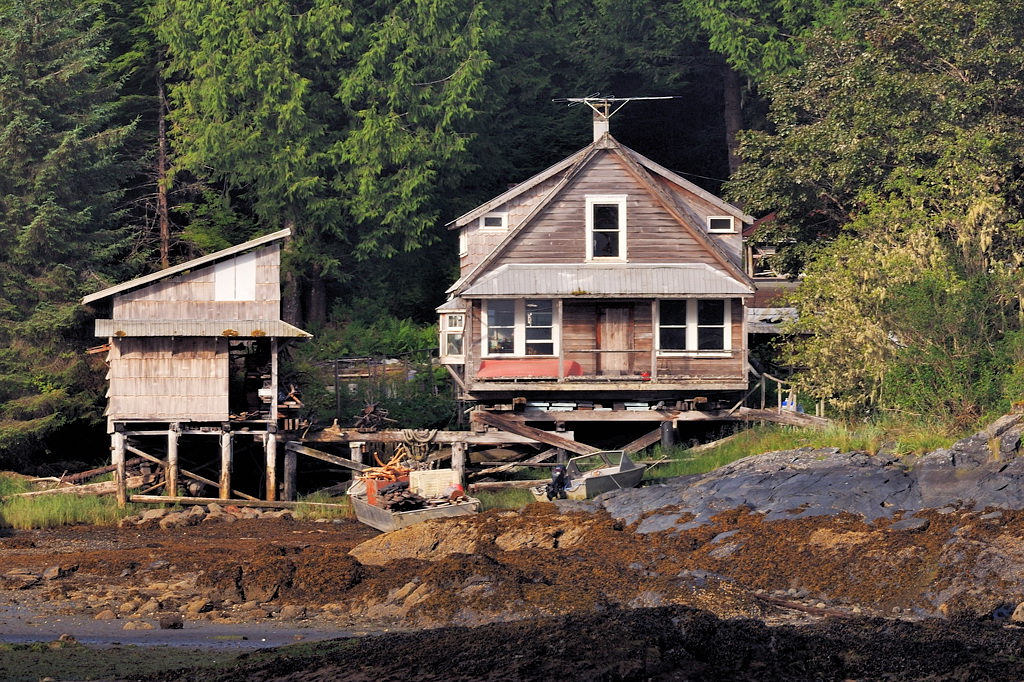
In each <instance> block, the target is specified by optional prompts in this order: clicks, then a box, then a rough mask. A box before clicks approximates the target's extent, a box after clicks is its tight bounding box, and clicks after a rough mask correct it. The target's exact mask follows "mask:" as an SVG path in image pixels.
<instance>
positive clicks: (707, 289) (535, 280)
mask: <svg viewBox="0 0 1024 682" xmlns="http://www.w3.org/2000/svg"><path fill="white" fill-rule="evenodd" d="M753 293H754V289H753V288H752V287H750V286H748V285H747V284H744V283H743V282H739V281H737V280H735V279H733V278H732V277H730V276H729V275H727V274H725V273H724V272H722V271H721V270H716V269H714V268H712V267H711V266H709V265H707V264H705V263H667V264H661V263H651V264H647V263H623V264H581V265H526V264H516V263H509V264H506V265H502V266H501V267H499V268H497V269H495V270H494V271H493V272H490V273H488V274H485V275H483V276H482V277H480V279H478V280H477V282H476V283H475V284H474V285H472V286H471V287H469V288H468V289H466V290H465V291H463V292H462V293H461V296H462V297H463V298H511V297H516V298H519V297H522V296H544V297H556V298H572V297H579V298H637V297H643V298H682V297H693V296H751V295H753Z"/></svg>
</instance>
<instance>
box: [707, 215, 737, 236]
mask: <svg viewBox="0 0 1024 682" xmlns="http://www.w3.org/2000/svg"><path fill="white" fill-rule="evenodd" d="M735 231H736V219H735V218H733V217H732V216H731V215H709V216H708V232H735Z"/></svg>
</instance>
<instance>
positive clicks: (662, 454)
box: [644, 422, 957, 479]
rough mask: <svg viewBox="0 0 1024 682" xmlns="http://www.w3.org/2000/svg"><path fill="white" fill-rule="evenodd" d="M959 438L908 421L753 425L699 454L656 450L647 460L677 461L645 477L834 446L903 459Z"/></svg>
mask: <svg viewBox="0 0 1024 682" xmlns="http://www.w3.org/2000/svg"><path fill="white" fill-rule="evenodd" d="M956 440H957V439H956V438H954V437H951V436H948V435H945V434H944V433H943V432H941V431H940V430H938V429H933V428H928V427H926V426H908V425H907V424H906V423H899V424H897V423H888V422H881V423H871V424H863V425H859V426H853V427H851V426H846V425H841V424H833V425H831V426H829V427H827V428H824V429H802V428H796V427H792V426H779V425H770V426H753V427H751V428H749V429H745V430H743V431H739V432H737V433H736V434H735V436H733V437H732V438H730V439H728V440H727V441H725V442H723V443H722V444H721V445H719V446H716V447H714V448H710V449H708V450H703V451H698V452H694V451H692V450H691V449H689V448H686V447H685V446H681V445H680V446H676V447H672V448H668V449H664V448H662V447H661V446H655V447H654V449H653V450H652V453H651V455H650V456H649V457H647V458H645V460H644V461H645V462H651V461H657V460H659V459H667V460H671V461H669V462H665V463H663V464H658V465H656V466H654V467H652V468H651V469H649V470H648V471H647V473H646V474H645V475H644V478H645V479H654V478H670V477H674V476H687V475H690V474H704V473H707V472H709V471H713V470H714V469H717V468H719V467H722V466H725V465H726V464H730V463H732V462H735V461H736V460H738V459H742V458H744V457H749V456H751V455H758V454H761V453H765V452H775V451H777V450H796V449H797V448H804V447H811V448H828V447H834V448H839V450H840V451H841V452H856V451H860V452H867V453H868V454H871V455H875V454H878V453H879V452H880V451H882V450H883V449H884V450H885V451H886V452H889V453H892V454H894V455H896V456H898V457H905V456H910V455H920V454H924V453H925V452H929V451H931V450H935V449H937V448H942V447H948V446H949V445H951V444H952V443H953V442H955V441H956Z"/></svg>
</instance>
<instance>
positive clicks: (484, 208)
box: [448, 133, 754, 296]
mask: <svg viewBox="0 0 1024 682" xmlns="http://www.w3.org/2000/svg"><path fill="white" fill-rule="evenodd" d="M601 150H607V151H609V152H610V153H612V154H615V155H616V156H617V157H618V158H620V159H622V161H623V162H624V163H625V165H626V167H627V169H629V171H630V173H631V174H632V175H633V176H634V177H635V179H636V180H637V181H638V182H639V183H640V184H641V186H643V187H644V188H645V189H646V190H647V191H648V192H649V193H650V194H651V196H653V197H654V198H655V200H656V201H658V203H660V204H661V205H662V206H663V208H664V209H665V210H666V212H668V213H669V214H670V215H672V216H673V217H674V218H675V219H676V220H677V221H678V222H679V224H680V225H682V226H684V227H687V228H689V231H690V232H691V233H692V235H693V237H694V238H695V239H696V240H697V241H698V242H699V243H700V244H701V245H702V246H703V247H705V248H706V249H707V251H708V252H709V253H710V254H712V256H713V257H714V259H715V260H716V261H717V262H718V263H719V264H720V265H721V266H722V268H723V269H724V270H725V271H726V272H728V273H729V274H730V275H732V276H733V277H734V278H735V279H736V280H737V281H738V282H741V283H743V284H744V285H746V286H749V287H750V288H751V290H753V282H752V281H751V280H750V277H749V276H748V275H747V273H746V272H745V271H744V270H743V268H741V267H740V266H739V265H737V264H736V263H734V262H733V260H732V258H731V257H730V256H729V255H728V254H727V253H726V252H725V251H724V250H722V248H721V247H720V246H719V245H718V244H717V243H715V241H714V239H712V238H711V237H710V236H709V235H708V234H707V233H706V232H705V231H704V230H703V229H702V228H701V227H700V225H701V224H702V221H701V219H700V217H699V216H697V215H696V214H695V213H694V212H693V210H692V209H691V208H689V206H687V205H686V204H685V202H682V201H679V200H677V198H676V197H675V196H674V195H673V194H670V193H669V192H668V191H667V190H666V189H665V188H663V187H662V186H661V184H660V183H659V182H657V181H656V180H655V179H654V178H653V177H652V175H651V174H652V173H654V174H656V175H660V176H662V177H663V178H665V179H666V180H668V181H670V182H672V183H674V184H677V185H679V186H680V187H682V188H683V189H685V190H687V191H690V192H693V193H694V194H696V195H698V196H700V197H701V198H702V199H704V200H705V201H708V202H709V203H712V204H713V205H715V206H716V207H718V208H720V209H721V210H722V211H723V212H724V213H728V214H729V215H732V216H735V217H736V218H738V219H739V220H740V221H742V222H744V223H750V222H753V220H754V219H753V217H752V216H749V215H747V214H745V213H743V212H742V211H741V210H740V209H739V208H737V207H735V206H733V205H732V204H729V203H727V202H725V201H723V200H722V199H720V198H719V197H716V196H715V195H713V194H711V193H710V192H707V191H705V190H703V189H701V188H700V187H698V186H697V185H695V184H693V183H692V182H690V181H688V180H686V179H684V178H682V177H680V176H679V175H677V174H675V173H673V172H671V171H669V170H668V169H666V168H664V167H663V166H660V165H658V164H656V163H654V162H653V161H651V160H650V159H648V158H647V157H645V156H643V155H641V154H638V153H637V152H635V151H633V150H632V149H629V148H628V147H626V146H624V145H622V144H621V143H619V141H618V140H616V139H615V138H613V137H612V136H611V134H609V133H605V134H604V135H602V136H601V137H600V138H598V139H597V140H595V141H594V142H593V143H591V144H590V145H588V146H587V147H584V148H583V149H581V150H580V151H579V152H577V153H576V154H573V155H572V156H569V157H567V158H566V159H563V160H562V161H560V162H559V163H557V164H555V165H553V166H551V167H550V168H548V169H546V170H544V171H542V172H540V173H538V174H537V175H535V176H533V177H532V178H530V179H529V180H527V181H525V182H523V183H521V184H519V185H516V186H515V187H513V188H511V189H509V190H508V191H507V192H504V193H503V194H501V195H499V196H497V197H495V198H494V199H492V200H491V201H489V202H487V203H486V204H482V205H481V206H478V207H477V208H475V209H473V210H472V211H469V212H468V213H465V214H463V215H462V216H460V217H459V218H456V219H455V220H454V221H453V222H452V223H450V224H449V225H450V226H451V227H462V226H463V225H466V224H467V223H469V222H471V221H472V220H474V219H476V218H479V217H480V216H482V215H484V214H486V213H490V212H491V211H493V210H494V209H495V208H497V207H498V206H501V205H502V204H504V203H506V202H508V201H510V200H511V199H514V198H515V197H517V196H520V195H522V194H523V193H525V192H527V191H529V190H531V189H533V188H535V187H537V186H538V185H540V184H541V183H543V182H545V181H547V180H549V179H553V178H555V177H556V176H558V174H559V173H563V172H564V175H563V176H562V177H561V178H560V179H559V180H558V182H556V183H555V184H554V186H553V187H552V188H551V189H550V190H549V191H548V192H547V194H546V195H545V196H544V197H543V198H542V199H541V201H539V202H538V203H537V204H536V205H535V206H534V207H533V209H532V210H531V211H530V213H529V214H528V215H527V216H526V217H525V218H524V219H523V220H522V221H520V223H519V224H518V225H517V226H516V227H515V228H514V229H512V230H510V231H509V233H508V234H507V235H505V238H504V239H502V241H501V242H500V243H499V244H498V245H497V246H495V247H494V249H492V250H491V252H490V253H489V254H487V256H485V257H484V258H483V259H481V261H480V262H479V263H477V264H476V266H475V267H474V268H473V269H472V270H471V271H470V272H469V273H467V274H466V275H465V276H464V277H461V278H459V280H458V281H457V282H455V284H453V285H452V286H451V287H450V288H449V289H448V293H449V294H452V295H454V296H459V295H462V294H464V293H465V292H466V290H467V288H468V287H469V286H470V285H471V284H473V282H474V281H475V280H477V279H478V278H479V277H480V276H481V275H482V274H483V273H485V272H486V271H487V269H488V268H489V267H490V266H491V265H492V264H493V263H494V262H495V260H497V259H498V257H499V256H500V255H501V254H502V253H504V252H505V250H506V249H507V248H508V247H509V245H510V244H511V243H512V242H513V241H514V240H515V239H516V237H518V236H519V235H520V234H521V233H522V232H523V231H524V230H525V229H526V228H527V227H528V226H529V225H531V224H532V223H533V221H534V219H535V218H536V216H537V215H538V214H540V213H541V211H543V210H544V208H545V207H546V206H547V205H548V204H549V203H550V202H551V201H552V199H553V198H554V197H556V196H557V195H558V193H559V192H560V191H561V190H562V189H563V188H564V187H565V186H566V185H568V184H569V183H570V182H571V181H572V179H573V178H575V177H576V176H577V175H578V174H579V173H580V172H581V171H582V169H583V168H585V167H586V166H587V165H588V164H589V162H590V161H591V160H593V159H594V158H595V157H596V156H597V154H598V153H599V151H601Z"/></svg>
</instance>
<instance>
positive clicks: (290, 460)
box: [281, 448, 299, 502]
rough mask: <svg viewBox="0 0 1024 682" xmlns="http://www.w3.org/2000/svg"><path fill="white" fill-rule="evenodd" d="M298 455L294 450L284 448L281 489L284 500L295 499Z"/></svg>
mask: <svg viewBox="0 0 1024 682" xmlns="http://www.w3.org/2000/svg"><path fill="white" fill-rule="evenodd" d="M298 460H299V456H298V454H296V453H295V451H294V450H290V449H289V448H285V450H284V490H282V491H281V497H283V498H284V500H285V501H286V502H294V501H295V469H296V464H298Z"/></svg>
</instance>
